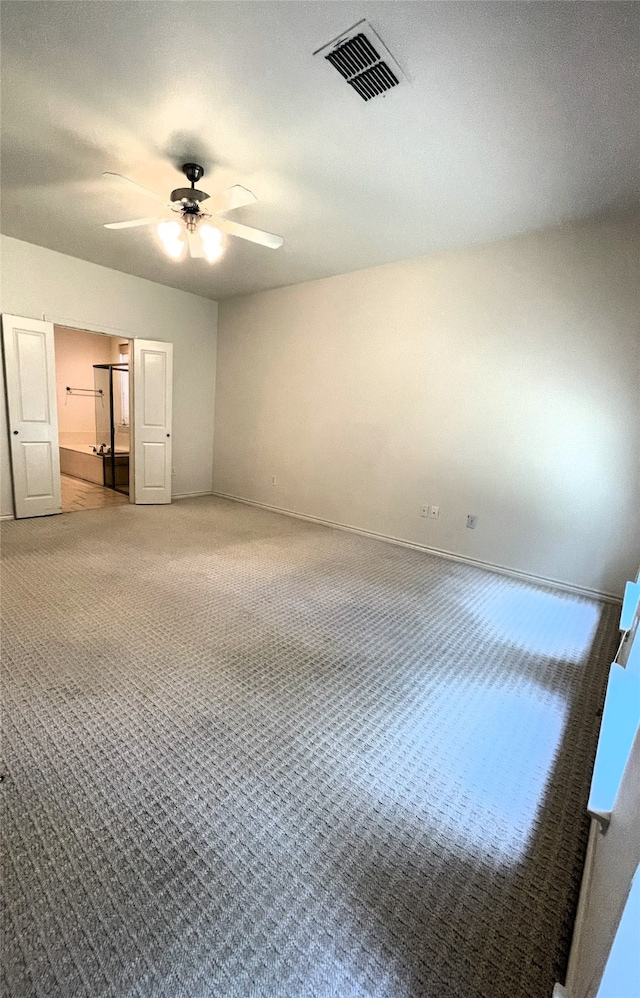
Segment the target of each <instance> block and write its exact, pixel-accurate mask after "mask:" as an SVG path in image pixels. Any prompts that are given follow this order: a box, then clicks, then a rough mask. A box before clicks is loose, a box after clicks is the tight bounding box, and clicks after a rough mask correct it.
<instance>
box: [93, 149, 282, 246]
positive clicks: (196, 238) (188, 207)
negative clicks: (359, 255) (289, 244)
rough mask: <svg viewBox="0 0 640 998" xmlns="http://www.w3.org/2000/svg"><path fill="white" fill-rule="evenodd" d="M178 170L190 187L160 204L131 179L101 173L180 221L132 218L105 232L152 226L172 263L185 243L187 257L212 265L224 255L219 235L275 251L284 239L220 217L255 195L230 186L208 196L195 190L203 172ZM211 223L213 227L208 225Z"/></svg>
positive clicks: (194, 167)
mask: <svg viewBox="0 0 640 998" xmlns="http://www.w3.org/2000/svg"><path fill="white" fill-rule="evenodd" d="M182 171H183V173H184V175H185V176H186V178H187V180H188V181H189V183H190V184H191V187H177V188H176V190H174V191H172V192H171V194H170V200H169V201H164V200H163V199H162V198H161V197H160V195H159V194H156V193H155V192H154V191H150V190H147V188H146V187H142V185H141V184H138V183H136V181H135V180H129V178H128V177H123V176H122V175H121V174H119V173H105V174H104V176H105V177H115V178H116V179H118V180H121V181H124V183H126V184H129V185H132V186H133V187H135V188H136V189H137V190H138V192H139V193H140V192H141V193H143V194H145V196H146V197H149V198H152V199H153V200H154V201H158V202H159V203H160V204H161V205H162V206H163V207H164V208H165V209H169V210H170V211H172V212H174V213H176V214H179V215H180V221H169V220H167V219H166V217H162V216H159V217H158V216H156V217H154V218H136V219H132V220H131V221H127V222H107V223H106V224H105V226H104V227H105V228H106V229H132V228H136V227H137V226H141V225H156V226H157V233H158V237H159V239H160V242H161V244H162V247H163V249H164V251H165V253H166V254H167V255H168V256H170V257H171V258H172V259H174V260H179V259H180V258H181V257H182V255H183V252H184V248H185V243H186V245H187V246H188V247H189V255H190V256H191V257H199V258H202V259H205V260H206V261H207V262H208V263H215V261H216V260H219V259H220V257H221V256H222V254H223V252H224V241H223V233H227V234H228V235H231V236H237V237H239V238H240V239H247V240H249V242H253V243H257V244H258V245H260V246H266V247H268V248H269V249H278V248H279V247H280V246H282V244H283V242H284V239H283V238H282V236H276V235H274V234H273V233H272V232H263V231H262V230H261V229H254V228H252V227H251V226H249V225H241V224H240V223H239V222H232V221H230V220H229V219H226V218H224V217H223V214H222V213H223V212H227V211H233V210H234V209H235V208H241V207H243V206H244V205H248V204H253V203H254V202H255V201H257V198H256V196H255V194H252V193H251V191H248V190H247V189H246V187H241V186H240V185H239V184H236V185H235V186H233V187H229V188H227V190H225V191H221V192H220V193H219V194H214V195H213V197H211V196H210V195H209V194H207V193H206V191H201V190H198V188H197V187H196V186H195V185H196V183H197V182H198V181H199V180H200V179H201V178H202V177H203V176H204V169H203V168H202V167H201V166H200V165H199V164H198V163H185V164H184V166H183V167H182ZM203 201H209V202H210V204H209V205H208V206H207V208H209V209H210V210H208V211H204V210H203V209H202V207H201V203H202V202H203ZM209 220H213V223H214V224H213V225H211V224H209ZM185 237H186V238H185Z"/></svg>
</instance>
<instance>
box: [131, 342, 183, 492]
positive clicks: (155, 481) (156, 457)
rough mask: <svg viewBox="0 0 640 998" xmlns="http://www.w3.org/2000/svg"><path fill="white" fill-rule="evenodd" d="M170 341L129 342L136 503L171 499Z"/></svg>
mask: <svg viewBox="0 0 640 998" xmlns="http://www.w3.org/2000/svg"><path fill="white" fill-rule="evenodd" d="M172 360H173V344H171V343H159V342H155V341H152V340H137V339H136V340H134V341H133V436H134V448H133V452H134V476H133V496H134V502H136V503H167V502H171V379H172Z"/></svg>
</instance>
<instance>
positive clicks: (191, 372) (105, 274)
mask: <svg viewBox="0 0 640 998" xmlns="http://www.w3.org/2000/svg"><path fill="white" fill-rule="evenodd" d="M0 250H1V253H2V289H1V295H0V310H1V311H2V312H9V313H13V314H15V315H24V316H28V317H29V318H36V319H42V318H43V316H51V317H53V318H54V319H55V320H57V321H62V324H64V322H65V321H66V322H67V323H69V324H71V325H80V326H89V327H90V326H98V327H108V328H109V329H110V330H113V331H114V332H116V331H118V332H119V333H121V334H122V335H123V336H130V337H143V338H146V339H153V340H164V341H166V342H171V343H173V345H174V355H173V356H174V361H173V371H174V378H173V466H174V468H175V476H174V478H173V492H174V494H176V495H179V494H182V493H189V492H206V491H208V490H209V489H210V488H211V455H212V447H213V395H214V390H215V389H214V385H215V368H216V323H217V304H216V303H215V302H212V301H209V300H207V299H205V298H200V297H198V296H197V295H191V294H186V293H184V292H182V291H176V290H175V289H174V288H167V287H164V286H162V285H160V284H153V283H152V282H151V281H145V280H142V279H141V278H139V277H131V276H129V275H128V274H121V273H119V272H118V271H115V270H109V269H108V268H106V267H100V266H98V265H96V264H93V263H86V262H85V261H83V260H77V259H75V258H74V257H70V256H65V255H63V254H62V253H55V252H53V251H52V250H48V249H43V248H42V247H40V246H33V245H31V244H30V243H24V242H21V241H19V240H17V239H10V238H8V237H7V236H1V237H0ZM195 262H196V263H197V262H198V261H195ZM186 265H189V262H187V264H186ZM182 266H185V264H182ZM1 390H2V399H1V400H0V402H1V405H0V408H1V418H2V426H1V428H0V471H1V473H2V486H1V487H2V492H1V506H0V512H1V513H2V514H3V515H6V514H9V513H11V512H12V501H11V480H10V470H9V453H8V438H7V428H6V413H5V403H4V386H2V389H1Z"/></svg>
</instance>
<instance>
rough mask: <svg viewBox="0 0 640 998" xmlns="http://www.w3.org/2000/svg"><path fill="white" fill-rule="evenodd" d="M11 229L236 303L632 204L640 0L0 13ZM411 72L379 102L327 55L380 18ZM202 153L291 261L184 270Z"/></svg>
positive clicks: (5, 221) (254, 253) (43, 3)
mask: <svg viewBox="0 0 640 998" xmlns="http://www.w3.org/2000/svg"><path fill="white" fill-rule="evenodd" d="M1 10H2V77H3V79H2V82H3V90H2V93H3V107H2V112H3V113H2V130H3V136H2V182H3V201H2V230H3V231H4V232H5V233H7V234H9V235H12V236H16V237H17V238H20V239H25V240H27V241H29V242H33V243H37V244H40V245H42V246H48V247H51V248H52V249H56V250H60V251H61V252H63V253H69V254H71V255H72V256H77V257H81V258H83V259H85V260H91V261H94V262H95V263H100V264H104V265H106V266H108V267H114V268H116V269H117V270H122V271H125V272H127V273H131V274H136V275H138V276H140V277H146V278H148V279H150V280H152V281H158V282H160V283H162V284H169V285H172V286H174V287H179V288H182V289H184V290H186V291H192V292H195V293H197V294H201V295H205V296H207V297H209V298H214V299H222V298H225V297H228V296H231V295H235V294H241V293H245V292H251V291H257V290H262V289H265V288H271V287H277V286H279V285H283V284H293V283H297V282H299V281H304V280H309V279H313V278H318V277H325V276H328V275H332V274H338V273H344V272H346V271H351V270H357V269H359V268H362V267H368V266H372V265H375V264H379V263H386V262H389V261H393V260H399V259H403V258H407V257H413V256H418V255H421V254H424V253H430V252H433V251H439V250H445V249H450V248H453V247H459V246H465V245H470V244H473V243H479V242H485V241H489V240H494V239H498V238H503V237H507V236H510V235H515V234H518V233H521V232H525V231H529V230H532V229H538V228H542V227H544V226H548V225H554V224H556V223H560V222H563V221H566V220H569V219H572V218H580V217H585V216H588V215H591V214H594V213H599V212H603V211H609V210H611V209H615V210H617V209H624V208H626V207H628V206H629V205H630V204H632V203H633V202H634V201H635V200H636V198H637V195H638V190H639V188H640V178H639V174H640V150H639V130H638V112H637V102H638V97H639V94H638V51H639V45H640V4H637V3H616V2H604V3H596V2H594V3H591V2H587V3H583V2H569V3H563V2H557V3H553V2H552V3H542V2H540V3H520V2H515V3H511V2H499V3H489V2H471V3H454V2H444V3H428V2H408V3H405V2H402V0H395V2H383V3H379V2H362V3H351V2H328V3H325V2H319V0H314V2H305V0H298V2H287V3H282V2H279V0H269V2H264V3H263V2H257V0H249V2H240V3H236V2H217V0H211V2H206V0H205V2H190V0H169V2H165V0H150V2H148V0H135V2H123V0H115V2H111V0H106V2H103V0H99V2H98V0H92V2H89V0H84V2H75V0H72V2H67V0H54V2H51V0H36V2H31V0H17V2H10V0H5V2H3V3H2V8H1ZM362 17H366V18H368V19H369V20H370V21H371V22H372V24H373V25H374V27H375V28H376V29H377V30H378V32H379V34H380V35H381V36H382V38H383V39H384V41H385V42H386V44H387V45H388V46H389V48H390V49H391V51H392V52H393V54H394V55H395V56H396V58H397V59H398V61H399V62H400V63H401V64H402V65H403V66H404V68H405V69H406V71H407V72H408V74H409V75H410V77H411V82H410V83H408V84H406V85H403V86H400V87H398V88H397V89H395V90H393V91H392V92H390V93H389V94H388V95H387V96H385V97H384V98H383V97H378V98H375V99H374V100H371V101H369V102H367V103H365V102H364V101H363V100H362V99H361V98H360V97H358V96H357V94H356V93H355V92H354V91H353V90H352V89H351V88H350V87H349V86H348V85H347V84H346V83H345V82H344V81H343V80H342V79H341V78H340V77H339V75H338V74H337V73H336V72H335V70H333V69H332V68H331V67H330V66H329V65H328V63H326V61H325V60H323V59H322V58H321V57H315V58H314V57H313V56H312V54H311V53H312V52H313V51H314V50H315V49H317V48H318V47H319V46H321V45H322V44H323V43H325V42H328V41H329V40H331V39H332V38H333V37H334V36H335V35H336V34H339V33H340V32H341V31H342V30H343V29H345V28H347V27H349V26H350V25H352V24H353V23H354V22H356V21H358V20H359V19H360V18H362ZM192 159H195V160H196V161H198V162H202V163H203V164H204V166H205V168H206V171H207V175H206V177H205V178H204V180H203V181H202V182H201V183H200V185H199V186H200V187H203V188H204V189H205V190H207V191H209V192H210V193H213V192H215V191H218V190H221V189H223V188H224V187H227V186H228V185H230V184H233V183H239V184H243V185H244V186H246V187H248V188H250V189H251V190H252V191H253V192H254V193H255V194H256V195H257V197H258V199H259V202H258V204H255V205H252V206H250V207H246V208H243V209H240V210H239V211H237V212H234V213H233V215H232V216H230V217H233V218H235V219H237V220H239V221H243V222H246V223H247V224H249V225H255V226H258V227H259V228H265V229H268V230H270V231H273V232H276V233H279V234H281V235H283V236H284V238H285V245H284V247H283V248H282V249H280V250H277V251H272V250H267V249H263V248H261V247H258V246H254V245H250V244H248V243H245V242H241V241H240V240H237V239H229V240H228V248H227V252H226V254H225V256H224V258H223V259H222V260H221V261H220V262H219V263H217V264H215V265H213V266H212V265H209V264H207V263H206V262H205V261H203V260H184V261H182V262H179V263H174V262H172V261H170V260H168V259H167V258H166V257H165V256H164V255H163V253H162V251H161V249H160V247H159V245H158V244H157V237H156V235H155V231H154V230H153V229H149V228H147V229H133V230H128V231H109V230H106V229H103V228H102V223H103V222H107V221H116V220H120V219H123V218H135V217H138V216H141V215H148V214H154V211H153V210H150V209H152V205H153V202H150V201H147V200H146V199H144V198H140V199H138V198H137V196H136V194H135V193H134V192H129V191H127V190H126V189H125V188H124V186H123V187H122V188H120V187H119V186H118V185H117V183H116V182H113V181H109V180H107V179H105V178H103V177H102V172H103V171H104V170H112V171H117V172H121V173H125V174H127V175H128V176H130V177H132V178H133V179H135V180H137V181H139V182H140V183H142V184H144V185H146V186H148V187H151V188H154V189H155V190H157V191H158V192H160V193H163V194H167V195H168V193H169V191H170V190H171V189H172V188H174V187H176V186H181V179H182V178H181V174H179V173H178V172H177V170H176V164H179V163H182V162H184V161H186V160H192Z"/></svg>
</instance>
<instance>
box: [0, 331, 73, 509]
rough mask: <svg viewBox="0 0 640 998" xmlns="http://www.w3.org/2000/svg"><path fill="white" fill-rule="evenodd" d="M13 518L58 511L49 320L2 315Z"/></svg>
mask: <svg viewBox="0 0 640 998" xmlns="http://www.w3.org/2000/svg"><path fill="white" fill-rule="evenodd" d="M2 336H3V340H4V360H5V372H6V383H7V410H8V416H9V440H10V443H11V465H12V470H13V498H14V506H15V514H16V517H25V516H49V515H50V514H51V513H61V512H62V505H61V501H60V451H59V448H58V410H57V402H56V373H55V356H54V341H53V323H52V322H43V321H41V320H39V319H23V318H22V317H21V316H18V315H3V316H2Z"/></svg>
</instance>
